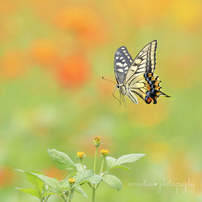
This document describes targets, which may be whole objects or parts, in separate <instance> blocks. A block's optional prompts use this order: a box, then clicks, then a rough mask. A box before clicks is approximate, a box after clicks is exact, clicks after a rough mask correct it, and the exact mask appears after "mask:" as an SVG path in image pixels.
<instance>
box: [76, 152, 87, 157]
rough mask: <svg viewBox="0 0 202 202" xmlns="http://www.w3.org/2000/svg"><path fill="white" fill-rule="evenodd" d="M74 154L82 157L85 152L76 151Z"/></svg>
mask: <svg viewBox="0 0 202 202" xmlns="http://www.w3.org/2000/svg"><path fill="white" fill-rule="evenodd" d="M76 155H77V156H78V157H79V158H83V156H84V155H85V153H84V152H79V151H78V152H77V154H76Z"/></svg>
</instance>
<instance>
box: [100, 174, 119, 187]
mask: <svg viewBox="0 0 202 202" xmlns="http://www.w3.org/2000/svg"><path fill="white" fill-rule="evenodd" d="M102 179H103V181H104V182H105V183H107V184H108V185H109V186H110V187H111V188H113V189H117V190H118V191H119V190H121V188H122V183H121V181H120V180H119V178H117V177H116V176H114V175H111V174H106V175H104V176H103V178H102Z"/></svg>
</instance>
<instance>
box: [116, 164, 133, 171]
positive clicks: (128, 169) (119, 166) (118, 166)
mask: <svg viewBox="0 0 202 202" xmlns="http://www.w3.org/2000/svg"><path fill="white" fill-rule="evenodd" d="M113 168H122V169H124V170H126V171H129V172H130V171H131V169H130V168H128V167H126V166H122V165H117V166H114V167H113Z"/></svg>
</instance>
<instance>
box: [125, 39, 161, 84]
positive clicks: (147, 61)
mask: <svg viewBox="0 0 202 202" xmlns="http://www.w3.org/2000/svg"><path fill="white" fill-rule="evenodd" d="M156 48H157V41H156V40H154V41H152V42H150V43H148V44H147V45H146V46H145V47H144V48H143V49H142V50H141V51H140V52H139V53H138V55H137V56H136V57H135V59H134V60H133V62H132V64H131V66H130V68H129V69H128V72H127V74H126V76H125V80H124V83H125V84H126V83H130V82H131V81H132V80H133V79H134V78H136V77H137V76H139V75H141V74H145V73H149V72H152V73H153V72H154V70H155V66H156Z"/></svg>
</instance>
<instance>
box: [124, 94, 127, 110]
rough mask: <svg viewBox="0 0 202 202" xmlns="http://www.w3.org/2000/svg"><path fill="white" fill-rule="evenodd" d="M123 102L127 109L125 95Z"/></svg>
mask: <svg viewBox="0 0 202 202" xmlns="http://www.w3.org/2000/svg"><path fill="white" fill-rule="evenodd" d="M123 102H124V105H125V107H127V106H126V99H125V96H124V95H123Z"/></svg>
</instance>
